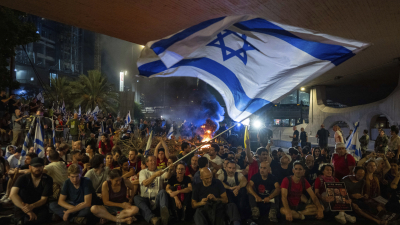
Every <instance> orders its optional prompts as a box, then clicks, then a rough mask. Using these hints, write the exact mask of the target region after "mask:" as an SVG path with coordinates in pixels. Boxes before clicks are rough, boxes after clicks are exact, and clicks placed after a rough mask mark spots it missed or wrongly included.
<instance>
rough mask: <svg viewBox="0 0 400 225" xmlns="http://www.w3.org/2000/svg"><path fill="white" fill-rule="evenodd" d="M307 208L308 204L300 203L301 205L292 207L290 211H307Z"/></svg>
mask: <svg viewBox="0 0 400 225" xmlns="http://www.w3.org/2000/svg"><path fill="white" fill-rule="evenodd" d="M306 206H307V204H306V203H304V202H301V201H300V203H299V204H298V205H297V206H290V209H291V210H294V211H303V210H305V209H306Z"/></svg>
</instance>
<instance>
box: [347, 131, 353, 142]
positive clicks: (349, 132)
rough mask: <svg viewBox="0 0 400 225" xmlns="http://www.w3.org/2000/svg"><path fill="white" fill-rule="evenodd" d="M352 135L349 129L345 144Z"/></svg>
mask: <svg viewBox="0 0 400 225" xmlns="http://www.w3.org/2000/svg"><path fill="white" fill-rule="evenodd" d="M352 133H353V130H352V129H350V130H349V135H348V136H347V137H346V142H347V141H348V140H349V138H350V136H351V134H352Z"/></svg>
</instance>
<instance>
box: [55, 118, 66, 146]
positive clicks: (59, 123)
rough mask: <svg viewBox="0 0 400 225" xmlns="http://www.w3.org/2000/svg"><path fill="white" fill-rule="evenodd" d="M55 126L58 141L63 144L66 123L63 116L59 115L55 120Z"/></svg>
mask: <svg viewBox="0 0 400 225" xmlns="http://www.w3.org/2000/svg"><path fill="white" fill-rule="evenodd" d="M54 126H55V129H56V141H57V142H62V141H63V137H64V121H63V119H62V116H61V114H60V115H58V117H57V119H56V120H54Z"/></svg>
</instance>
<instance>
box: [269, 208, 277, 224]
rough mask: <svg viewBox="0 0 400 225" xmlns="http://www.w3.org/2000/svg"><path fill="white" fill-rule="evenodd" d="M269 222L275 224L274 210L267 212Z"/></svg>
mask: <svg viewBox="0 0 400 225" xmlns="http://www.w3.org/2000/svg"><path fill="white" fill-rule="evenodd" d="M268 219H269V221H271V222H274V223H277V222H278V219H277V218H276V209H271V210H269V216H268Z"/></svg>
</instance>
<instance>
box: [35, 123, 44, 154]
mask: <svg viewBox="0 0 400 225" xmlns="http://www.w3.org/2000/svg"><path fill="white" fill-rule="evenodd" d="M41 119H43V118H40V117H37V118H36V131H35V141H34V142H35V151H36V154H38V157H40V158H43V157H44V130H43V127H42V126H41V123H40V120H41Z"/></svg>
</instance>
